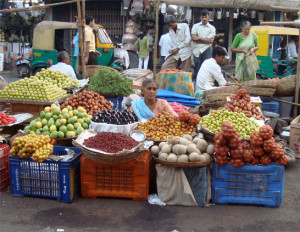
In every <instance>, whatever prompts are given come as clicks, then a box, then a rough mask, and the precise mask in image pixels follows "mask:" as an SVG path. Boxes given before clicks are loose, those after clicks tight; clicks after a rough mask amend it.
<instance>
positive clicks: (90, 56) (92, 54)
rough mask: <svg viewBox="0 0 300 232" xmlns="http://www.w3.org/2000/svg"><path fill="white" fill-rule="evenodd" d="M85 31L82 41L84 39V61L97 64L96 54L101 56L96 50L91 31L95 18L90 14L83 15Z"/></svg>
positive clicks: (88, 63)
mask: <svg viewBox="0 0 300 232" xmlns="http://www.w3.org/2000/svg"><path fill="white" fill-rule="evenodd" d="M85 23H86V26H85V31H84V41H85V57H84V59H85V63H86V64H87V65H98V61H97V56H101V53H100V52H99V51H97V50H96V41H95V35H94V31H93V27H94V25H95V19H94V18H93V17H92V16H86V17H85Z"/></svg>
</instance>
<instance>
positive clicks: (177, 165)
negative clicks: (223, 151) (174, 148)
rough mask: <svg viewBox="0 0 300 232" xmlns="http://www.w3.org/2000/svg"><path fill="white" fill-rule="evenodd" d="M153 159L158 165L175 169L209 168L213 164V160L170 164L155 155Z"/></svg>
mask: <svg viewBox="0 0 300 232" xmlns="http://www.w3.org/2000/svg"><path fill="white" fill-rule="evenodd" d="M152 158H153V160H154V161H155V162H156V163H158V164H161V165H164V166H168V167H174V168H198V167H204V166H207V165H209V164H210V163H211V162H212V158H211V159H210V160H209V161H206V162H189V163H178V162H168V161H165V160H161V159H159V158H157V157H156V156H154V155H153V156H152Z"/></svg>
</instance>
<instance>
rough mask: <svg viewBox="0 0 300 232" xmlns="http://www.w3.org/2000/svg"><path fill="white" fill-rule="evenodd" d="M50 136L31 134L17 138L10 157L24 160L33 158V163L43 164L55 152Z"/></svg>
mask: <svg viewBox="0 0 300 232" xmlns="http://www.w3.org/2000/svg"><path fill="white" fill-rule="evenodd" d="M50 142H51V139H50V137H49V135H39V136H38V135H36V134H30V135H25V136H20V137H17V138H15V140H14V141H13V144H12V145H13V147H12V149H11V150H10V155H12V156H18V157H20V158H23V159H27V158H30V157H32V159H33V161H36V162H39V163H41V162H43V161H44V160H45V159H47V158H48V157H49V155H51V154H52V152H53V146H52V145H51V144H50Z"/></svg>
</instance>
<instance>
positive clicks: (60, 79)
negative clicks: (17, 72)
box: [30, 68, 81, 88]
mask: <svg viewBox="0 0 300 232" xmlns="http://www.w3.org/2000/svg"><path fill="white" fill-rule="evenodd" d="M30 78H32V79H36V80H42V81H48V82H49V83H51V84H53V85H57V86H58V87H60V88H68V87H70V86H72V85H75V86H80V85H81V84H80V82H79V81H78V80H75V79H73V78H71V77H70V76H69V75H67V74H64V73H62V72H60V71H54V70H50V69H44V68H43V69H42V71H40V72H38V73H37V74H35V76H32V77H30Z"/></svg>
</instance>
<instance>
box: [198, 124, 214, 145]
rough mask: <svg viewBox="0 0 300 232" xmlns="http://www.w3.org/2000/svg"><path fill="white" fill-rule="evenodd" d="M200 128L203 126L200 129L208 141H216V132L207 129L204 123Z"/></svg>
mask: <svg viewBox="0 0 300 232" xmlns="http://www.w3.org/2000/svg"><path fill="white" fill-rule="evenodd" d="M200 128H201V129H200V131H201V132H202V133H203V136H204V138H205V140H206V141H208V142H211V143H214V142H215V140H214V138H215V133H213V132H212V131H210V130H207V129H205V128H204V127H203V126H202V125H201V127H200Z"/></svg>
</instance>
